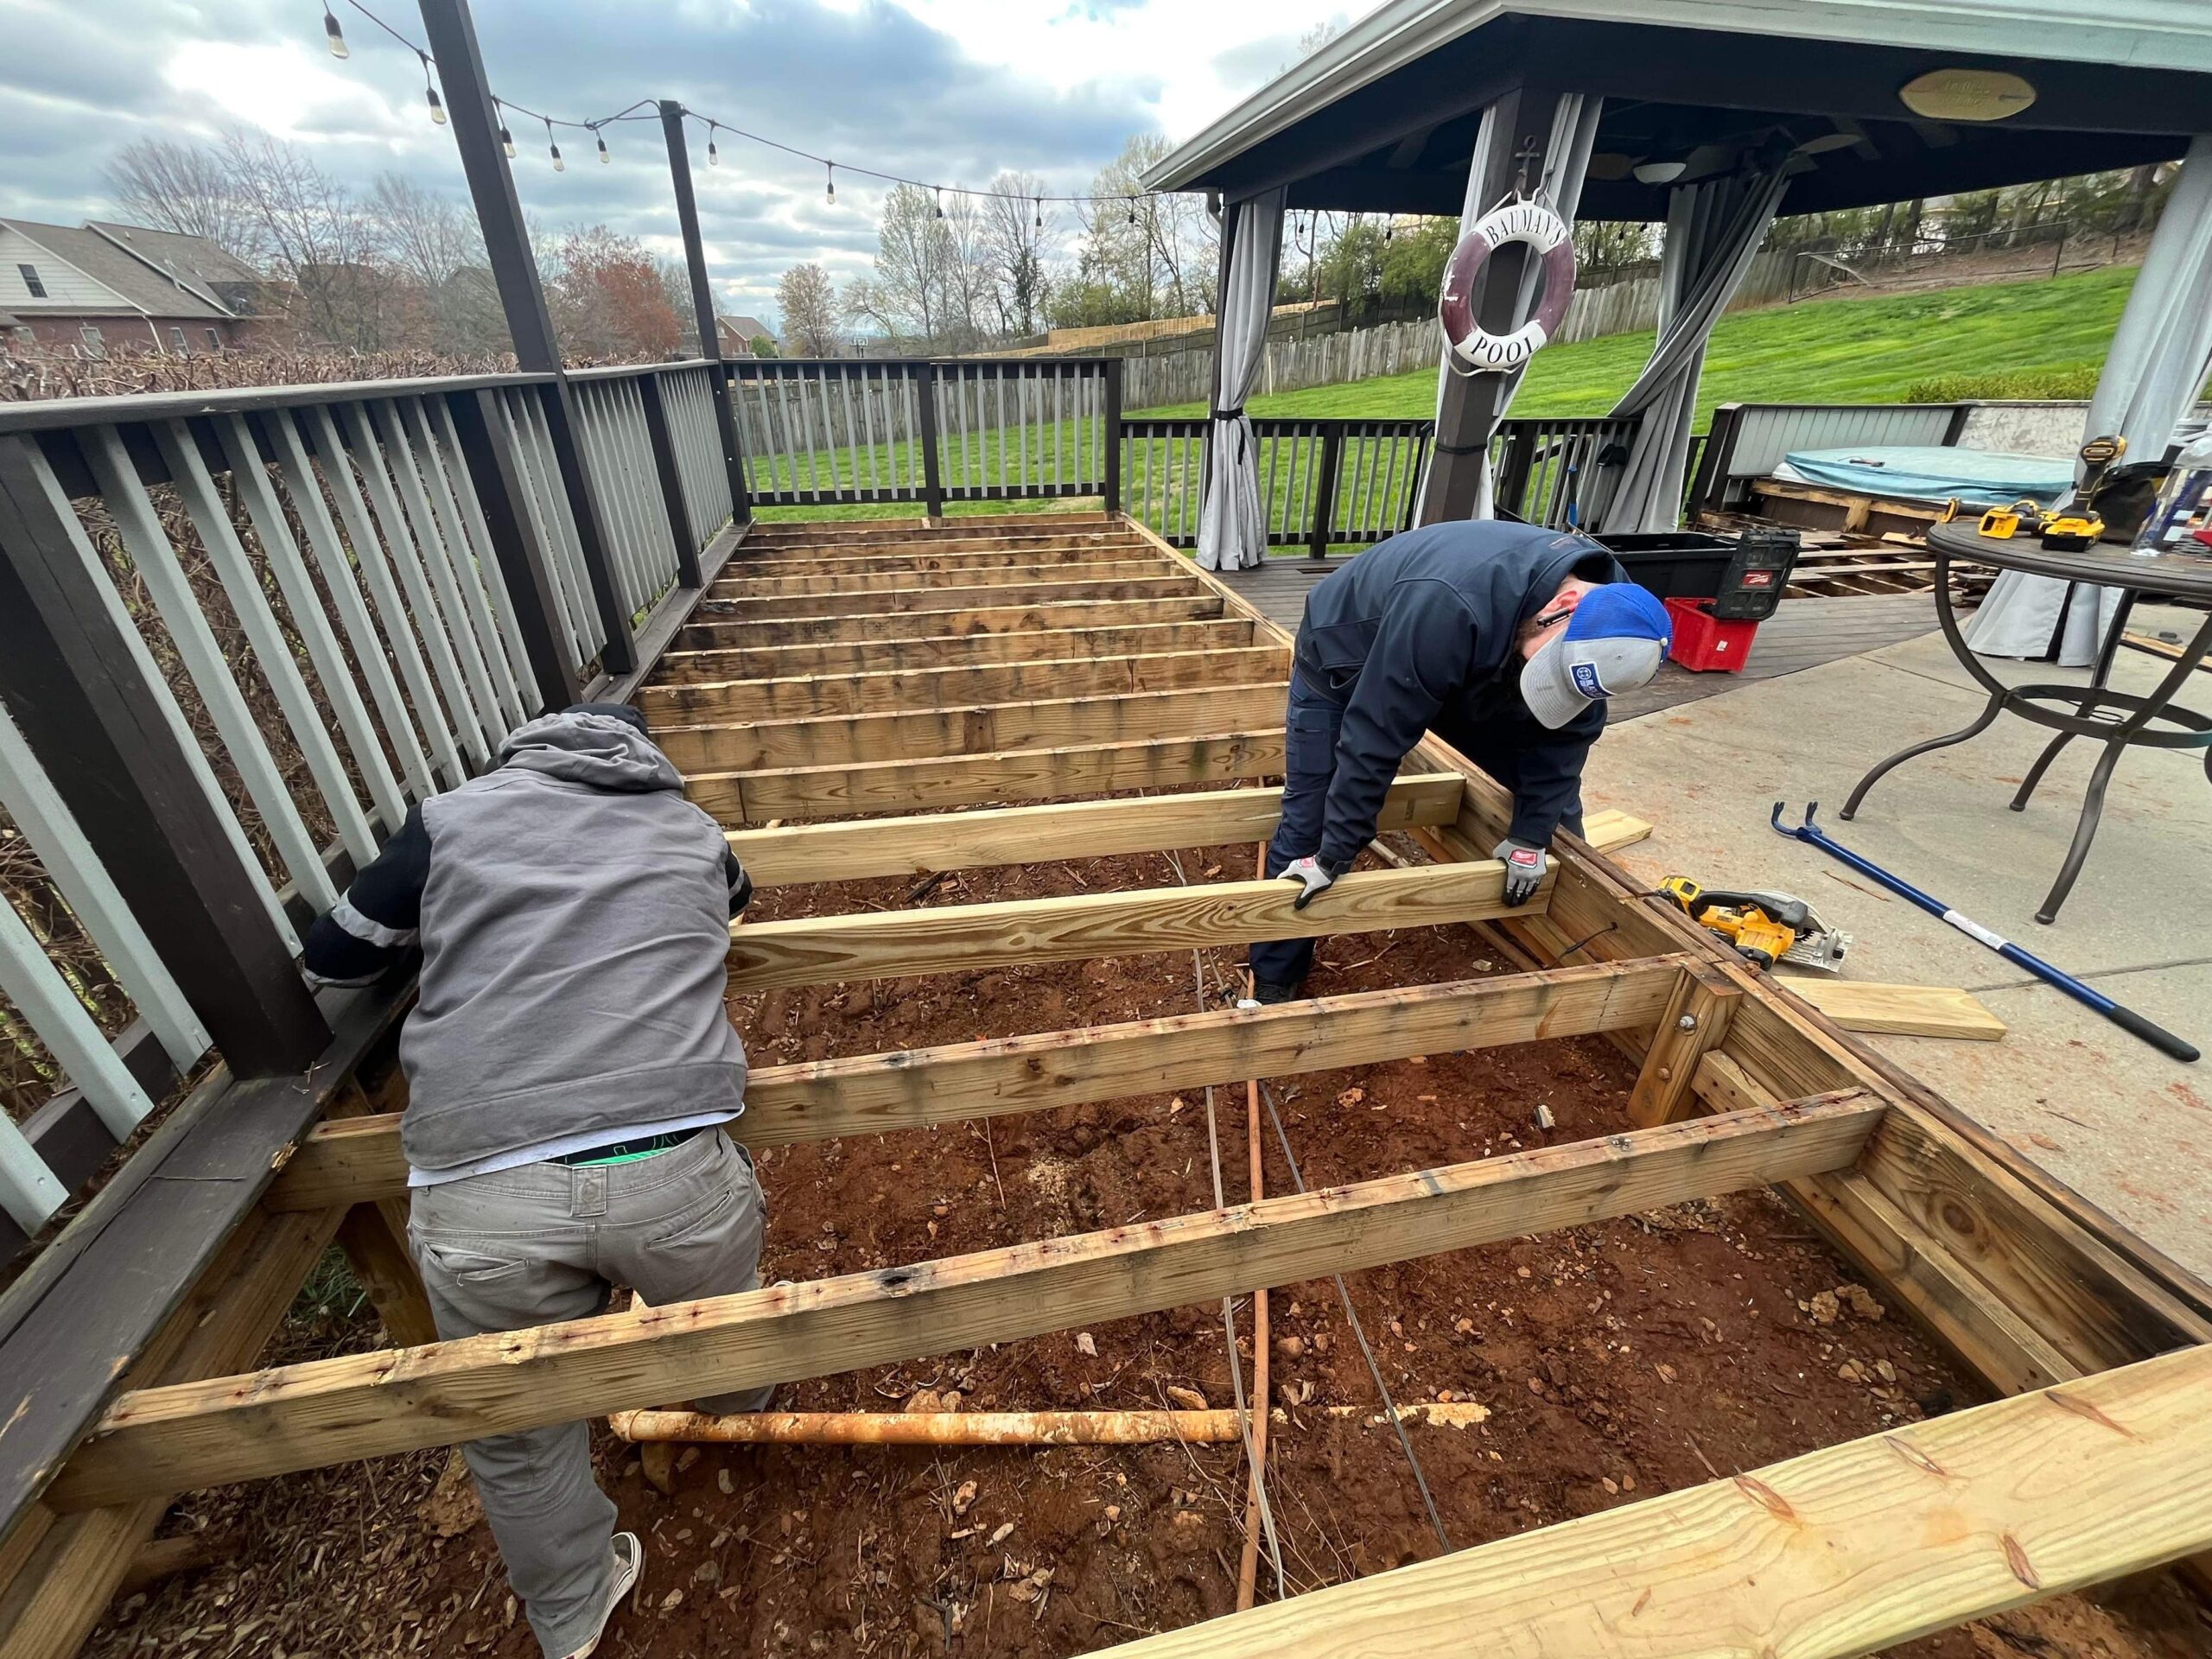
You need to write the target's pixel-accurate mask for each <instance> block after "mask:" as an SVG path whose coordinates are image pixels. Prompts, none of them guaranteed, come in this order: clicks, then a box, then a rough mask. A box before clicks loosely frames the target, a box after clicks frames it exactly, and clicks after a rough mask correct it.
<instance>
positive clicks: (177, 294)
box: [0, 219, 262, 357]
mask: <svg viewBox="0 0 2212 1659" xmlns="http://www.w3.org/2000/svg"><path fill="white" fill-rule="evenodd" d="M261 289H262V282H261V278H260V277H258V276H257V274H256V273H255V272H254V270H252V268H251V267H250V266H248V265H246V264H243V263H242V262H241V261H239V260H238V259H235V258H233V257H232V256H231V255H229V254H227V253H226V252H224V251H222V250H221V249H220V248H219V247H217V246H216V245H214V244H213V243H212V242H209V241H207V239H206V238H202V237H197V236H182V235H179V234H177V233H176V232H173V231H154V230H148V229H147V228H146V227H145V226H141V225H120V224H114V223H111V222H104V221H101V220H99V219H88V220H86V222H85V223H84V224H83V225H81V226H67V225H42V224H40V223H38V222H36V221H35V220H32V219H0V342H13V343H18V344H30V343H32V342H36V343H38V344H40V345H43V346H74V347H76V348H77V349H78V350H79V351H81V352H83V353H86V355H88V356H95V357H98V356H105V355H106V353H108V352H109V351H111V350H115V349H127V350H135V351H145V350H149V349H151V350H155V351H161V352H168V353H198V352H216V351H224V350H227V349H228V348H230V347H231V346H237V345H238V344H240V343H241V341H242V340H243V338H244V336H245V332H246V331H247V330H248V329H249V328H250V327H251V325H252V323H253V322H254V321H255V312H256V302H257V296H258V295H259V294H260V292H261Z"/></svg>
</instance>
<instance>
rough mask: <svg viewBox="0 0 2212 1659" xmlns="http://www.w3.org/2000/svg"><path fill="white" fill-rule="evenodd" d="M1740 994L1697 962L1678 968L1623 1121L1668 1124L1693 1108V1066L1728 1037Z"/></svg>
mask: <svg viewBox="0 0 2212 1659" xmlns="http://www.w3.org/2000/svg"><path fill="white" fill-rule="evenodd" d="M1742 996H1743V988H1742V987H1740V986H1738V984H1737V983H1736V982H1734V981H1733V980H1732V979H1730V978H1729V977H1728V976H1726V975H1725V974H1723V973H1721V972H1720V970H1719V969H1717V968H1713V967H1709V966H1707V964H1706V963H1701V962H1690V963H1685V964H1684V965H1683V968H1682V974H1681V979H1680V980H1679V981H1678V982H1676V984H1675V994H1674V995H1673V996H1672V997H1671V998H1669V1000H1668V1003H1667V1012H1666V1013H1665V1014H1662V1015H1660V1017H1659V1024H1658V1027H1657V1029H1656V1031H1655V1032H1654V1033H1652V1038H1651V1046H1650V1048H1649V1049H1648V1050H1647V1051H1646V1052H1645V1053H1644V1057H1643V1071H1640V1072H1638V1073H1637V1079H1636V1089H1635V1091H1634V1092H1633V1093H1631V1094H1630V1096H1629V1101H1628V1115H1629V1121H1630V1122H1632V1123H1634V1124H1635V1125H1636V1126H1637V1128H1640V1129H1648V1128H1656V1127H1657V1126H1658V1125H1659V1124H1662V1123H1673V1122H1677V1121H1678V1120H1680V1119H1681V1118H1685V1117H1688V1116H1690V1115H1691V1114H1692V1113H1694V1111H1695V1110H1696V1109H1697V1096H1696V1095H1695V1093H1694V1091H1693V1088H1692V1085H1693V1084H1694V1083H1695V1081H1696V1078H1697V1067H1698V1062H1699V1061H1700V1059H1702V1058H1705V1055H1706V1052H1707V1051H1708V1050H1710V1049H1713V1048H1715V1047H1718V1046H1719V1042H1720V1039H1722V1038H1723V1037H1725V1036H1726V1035H1727V1034H1728V1020H1729V1018H1730V1016H1731V1015H1732V1014H1734V1012H1735V1009H1736V1004H1737V1002H1738V1001H1739V1000H1741V998H1742Z"/></svg>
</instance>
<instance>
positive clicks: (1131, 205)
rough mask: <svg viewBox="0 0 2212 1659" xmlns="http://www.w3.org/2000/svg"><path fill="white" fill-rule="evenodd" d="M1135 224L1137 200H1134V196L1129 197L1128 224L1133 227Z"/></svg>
mask: <svg viewBox="0 0 2212 1659" xmlns="http://www.w3.org/2000/svg"><path fill="white" fill-rule="evenodd" d="M1136 222H1137V199H1136V198H1135V196H1131V197H1130V198H1129V223H1130V224H1132V225H1134V224H1135V223H1136Z"/></svg>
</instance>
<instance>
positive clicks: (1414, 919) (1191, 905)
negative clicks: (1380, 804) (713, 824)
mask: <svg viewBox="0 0 2212 1659" xmlns="http://www.w3.org/2000/svg"><path fill="white" fill-rule="evenodd" d="M1554 879H1555V877H1554V874H1552V873H1550V872H1547V873H1546V875H1545V878H1544V882H1545V885H1544V886H1543V887H1540V888H1538V889H1537V893H1536V896H1535V898H1534V899H1531V900H1530V901H1529V903H1528V904H1527V905H1525V906H1511V905H1509V904H1507V903H1506V902H1505V900H1504V899H1503V896H1502V894H1503V889H1504V885H1505V866H1504V865H1503V864H1501V863H1498V862H1497V861H1494V860H1491V859H1484V860H1482V861H1478V862H1471V863H1465V864H1441V865H1415V866H1413V867H1412V868H1408V869H1402V870H1356V871H1354V872H1353V873H1352V874H1350V875H1347V876H1344V877H1341V878H1340V879H1339V880H1338V881H1337V882H1336V883H1335V885H1334V886H1332V887H1330V888H1329V890H1328V891H1327V892H1326V893H1323V894H1321V895H1320V896H1319V898H1317V899H1314V900H1313V903H1312V904H1311V905H1310V906H1307V907H1306V909H1304V910H1297V909H1294V908H1293V903H1292V901H1293V900H1294V899H1296V898H1297V896H1298V887H1297V886H1296V884H1295V883H1294V882H1288V881H1217V882H1211V883H1207V884H1203V885H1199V886H1195V887H1156V888H1152V889H1148V890H1145V891H1141V892H1136V893H1078V894H1077V895H1076V896H1075V897H1073V898H1066V899H1027V900H1020V901H1016V902H1014V903H1007V904H990V905H945V906H938V907H936V908H933V909H923V910H906V911H898V910H887V911H870V912H862V913H861V914H858V915H851V916H817V917H807V918H803V919H801V920H798V921H789V922H753V923H740V924H738V925H734V926H733V927H732V928H731V929H730V947H729V982H730V988H731V989H732V990H734V991H755V990H766V989H769V988H772V987H775V986H779V985H821V984H826V983H829V982H833V981H837V980H848V979H895V978H898V977H899V976H903V975H907V974H945V973H956V972H960V971H963V970H966V969H982V968H1000V967H1006V966H1008V965H1010V964H1012V963H1032V962H1071V961H1079V960H1082V959H1084V958H1088V957H1126V956H1136V955H1141V954H1142V953H1144V952H1147V951H1152V950H1197V949H1203V948H1205V946H1208V945H1227V944H1254V943H1255V942H1257V941H1259V940H1262V939H1290V938H1327V937H1330V936H1332V935H1335V934H1338V933H1377V932H1381V931H1383V930H1384V929H1386V928H1394V927H1435V926H1440V925H1443V924H1445V923H1447V922H1476V921H1486V920H1489V919H1491V918H1495V917H1499V916H1510V915H1513V914H1516V913H1529V912H1541V910H1542V909H1543V906H1544V901H1545V900H1546V899H1547V898H1548V896H1549V893H1550V887H1551V883H1552V882H1553V880H1554Z"/></svg>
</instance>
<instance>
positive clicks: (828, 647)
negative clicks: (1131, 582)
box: [656, 616, 1289, 685]
mask: <svg viewBox="0 0 2212 1659" xmlns="http://www.w3.org/2000/svg"><path fill="white" fill-rule="evenodd" d="M1253 643H1255V642H1254V639H1253V631H1252V621H1251V619H1250V618H1249V617H1246V616H1235V617H1229V618H1217V619H1214V620H1207V621H1198V622H1154V623H1139V624H1137V625H1136V626H1128V627H1092V628H1074V629H1055V630H1053V631H1052V633H1051V635H1050V637H1049V638H1039V636H1038V635H1037V634H1034V633H971V634H933V635H931V637H930V638H928V639H880V640H844V641H839V640H834V639H831V640H817V641H815V642H814V643H812V644H810V645H763V646H759V647H753V648H746V647H733V648H728V649H721V650H704V651H680V652H670V653H669V654H668V655H667V656H665V657H664V658H661V660H660V664H659V666H658V669H657V670H656V673H657V674H658V675H659V676H661V677H662V681H661V683H663V684H664V685H684V684H690V683H696V682H698V681H702V680H758V679H776V678H780V677H788V676H791V675H794V674H863V673H870V672H890V671H900V672H905V671H912V670H917V669H934V668H955V667H962V666H965V665H968V664H976V663H1027V662H1039V661H1042V660H1045V659H1046V658H1053V657H1067V656H1077V657H1110V656H1117V655H1124V654H1128V655H1139V654H1152V653H1156V652H1170V651H1223V650H1231V649H1235V648H1236V647H1239V646H1244V645H1252V644H1253ZM1283 649H1284V650H1286V651H1287V650H1288V649H1289V646H1288V645H1284V646H1283Z"/></svg>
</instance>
